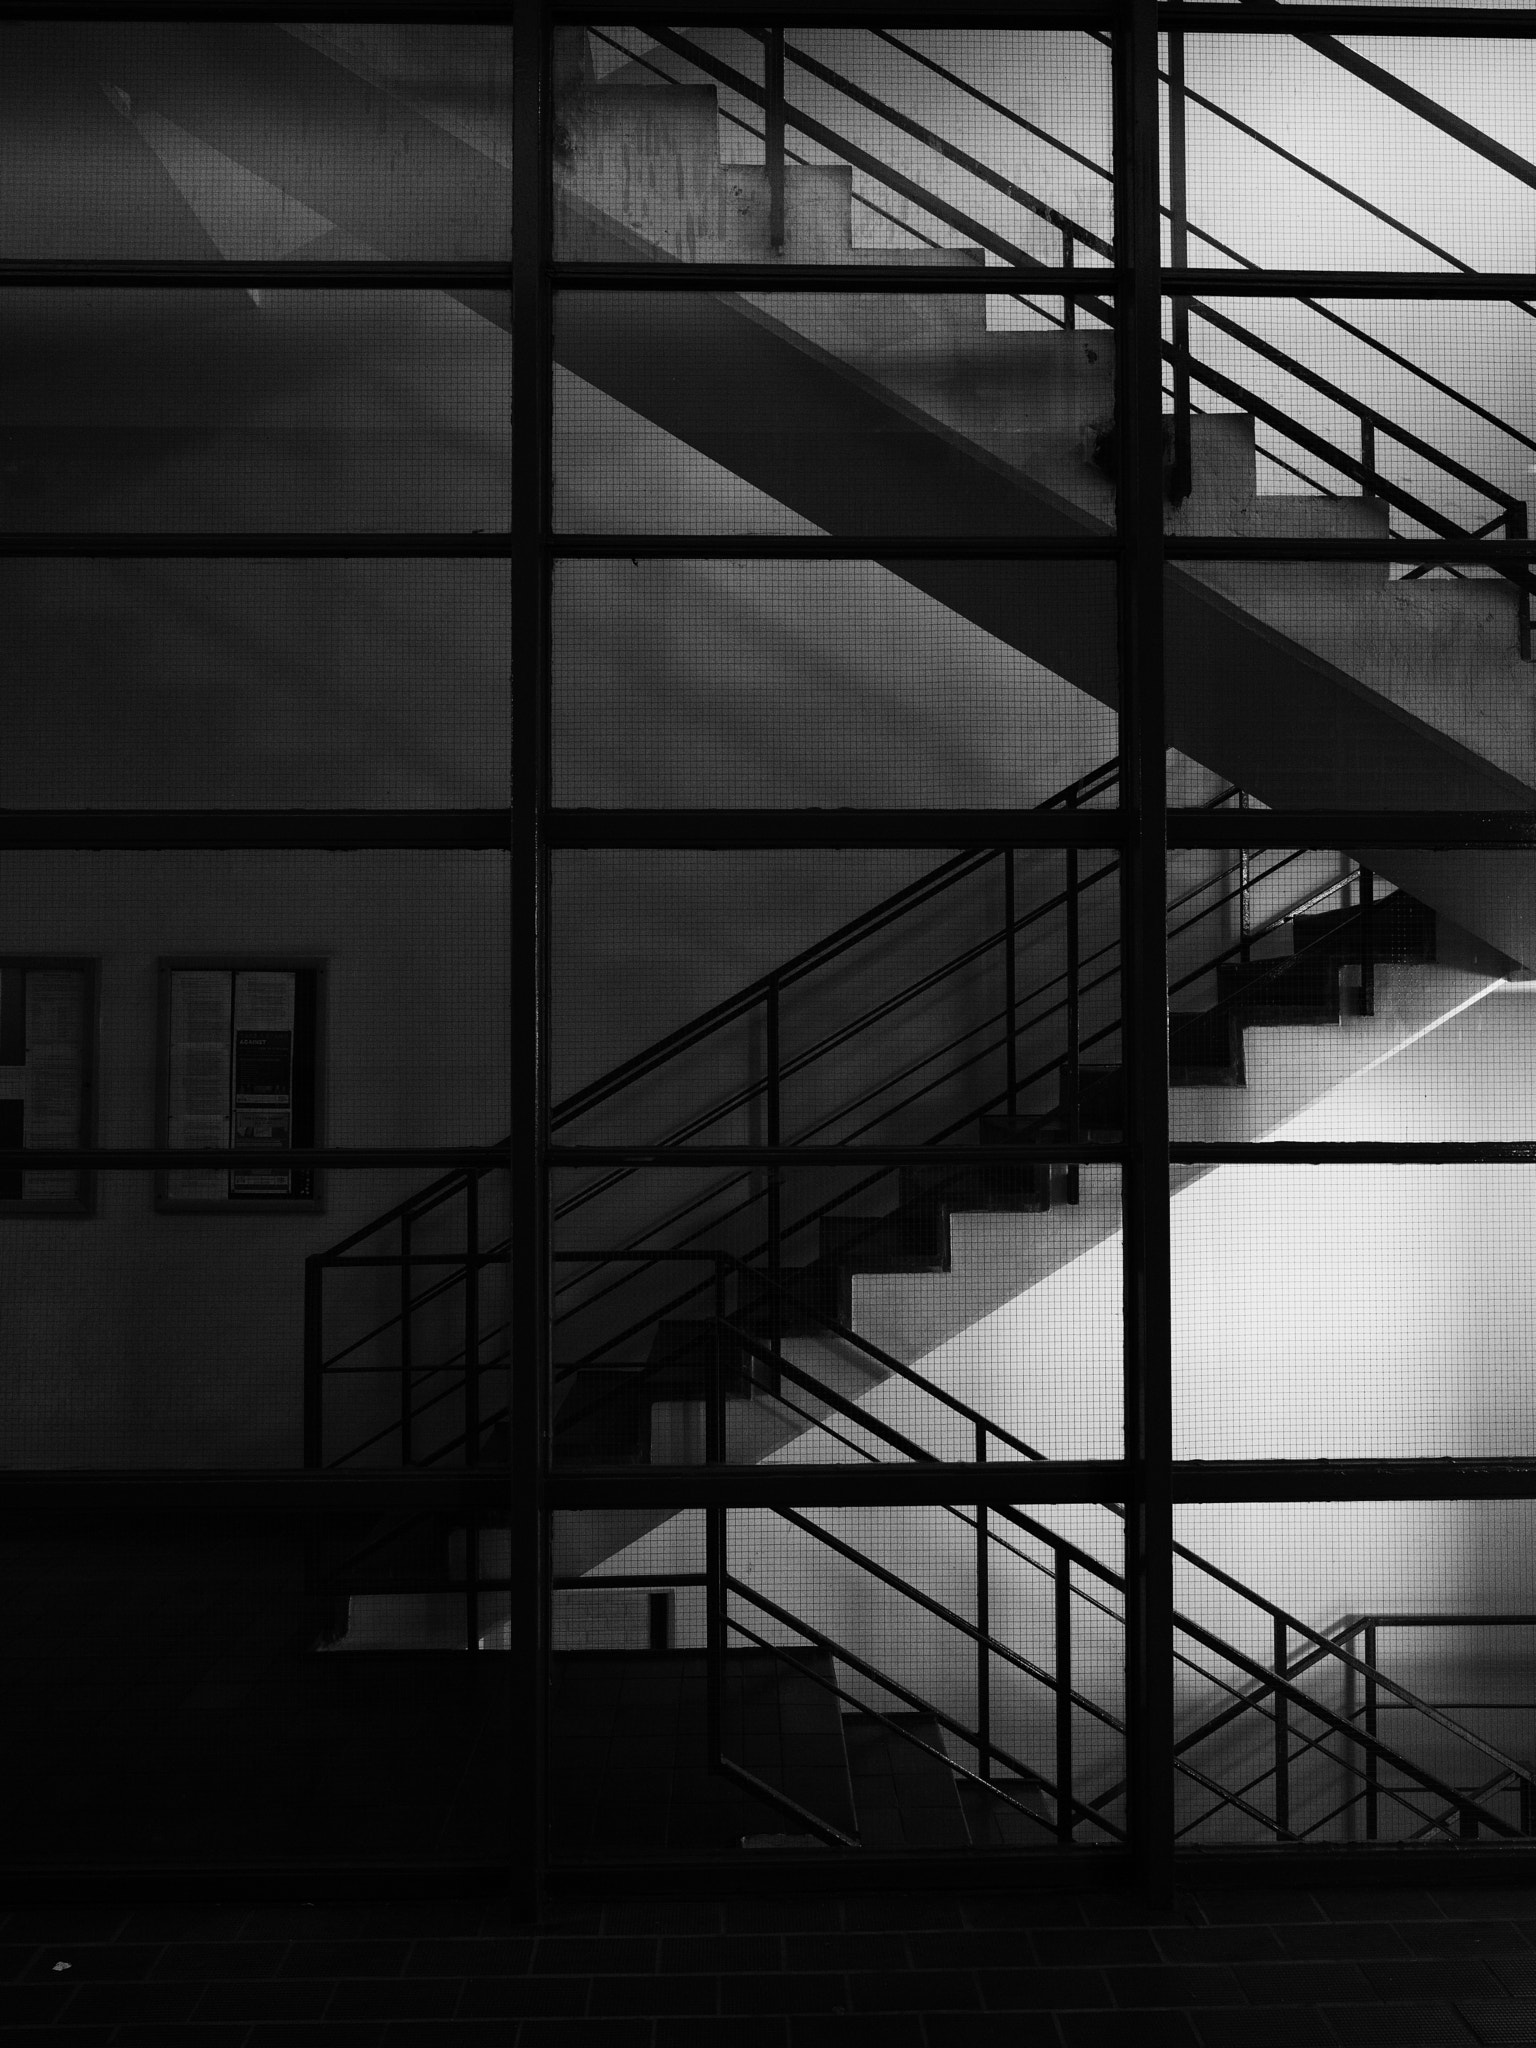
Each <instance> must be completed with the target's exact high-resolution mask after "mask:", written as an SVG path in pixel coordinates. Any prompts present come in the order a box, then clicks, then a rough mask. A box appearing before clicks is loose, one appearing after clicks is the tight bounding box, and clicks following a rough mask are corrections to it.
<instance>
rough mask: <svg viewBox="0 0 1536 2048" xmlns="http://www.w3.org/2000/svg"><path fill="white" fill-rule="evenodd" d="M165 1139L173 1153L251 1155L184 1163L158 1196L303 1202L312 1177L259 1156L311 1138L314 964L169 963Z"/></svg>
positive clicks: (311, 1190)
mask: <svg viewBox="0 0 1536 2048" xmlns="http://www.w3.org/2000/svg"><path fill="white" fill-rule="evenodd" d="M165 982H166V991H167V993H166V998H165V1004H166V1007H165V1011H164V1016H165V1024H164V1031H165V1047H166V1061H167V1065H166V1070H165V1105H166V1112H165V1136H166V1143H167V1144H168V1145H169V1146H171V1147H173V1148H174V1149H175V1150H177V1151H184V1152H198V1151H214V1150H220V1151H227V1152H241V1153H249V1154H250V1155H251V1158H250V1163H249V1165H247V1164H246V1163H245V1162H244V1161H243V1160H242V1161H240V1162H239V1163H237V1164H236V1165H235V1166H233V1167H232V1168H231V1167H230V1166H228V1165H227V1164H226V1165H224V1166H219V1167H207V1168H200V1167H197V1166H195V1165H193V1164H191V1163H190V1162H189V1163H188V1165H187V1166H185V1167H177V1168H175V1169H174V1170H173V1171H171V1172H169V1173H167V1174H166V1175H165V1177H164V1179H163V1180H162V1182H161V1184H160V1198H161V1200H162V1201H167V1202H170V1203H175V1204H183V1203H191V1204H195V1205H196V1206H198V1207H200V1208H206V1207H209V1206H212V1205H214V1204H217V1205H218V1206H219V1207H221V1208H223V1207H227V1206H228V1205H230V1204H232V1203H240V1204H245V1203H258V1202H262V1201H267V1202H272V1201H309V1200H312V1199H313V1198H314V1195H315V1176H314V1174H313V1172H311V1171H310V1170H308V1169H304V1170H301V1171H298V1172H295V1171H294V1170H293V1169H291V1168H287V1167H279V1166H275V1165H272V1164H270V1163H269V1162H267V1161H264V1160H263V1158H262V1156H261V1155H262V1154H263V1153H269V1154H270V1153H273V1152H286V1151H290V1150H292V1149H293V1148H294V1147H295V1146H299V1147H303V1146H306V1145H310V1144H312V1143H313V1142H314V1129H315V1029H314V1020H315V1004H316V994H317V988H316V983H317V974H316V970H315V969H313V968H292V967H289V968H275V967H173V968H169V969H167V970H166V977H165Z"/></svg>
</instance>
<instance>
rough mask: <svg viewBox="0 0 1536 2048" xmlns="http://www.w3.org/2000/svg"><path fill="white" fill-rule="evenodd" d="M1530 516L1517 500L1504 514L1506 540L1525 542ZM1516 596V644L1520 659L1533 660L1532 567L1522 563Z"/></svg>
mask: <svg viewBox="0 0 1536 2048" xmlns="http://www.w3.org/2000/svg"><path fill="white" fill-rule="evenodd" d="M1529 526H1530V515H1529V513H1528V512H1527V510H1526V506H1525V502H1524V500H1523V499H1519V498H1517V499H1515V500H1514V502H1513V503H1511V504H1510V505H1509V506H1508V507H1507V509H1506V510H1505V513H1504V538H1505V539H1506V540H1525V539H1526V538H1527V537H1528V533H1529ZM1515 596H1516V598H1517V600H1518V603H1517V606H1516V610H1515V644H1516V646H1517V648H1518V649H1519V654H1520V659H1521V660H1522V661H1529V660H1530V658H1531V566H1530V564H1529V562H1525V563H1522V564H1521V566H1520V569H1519V572H1518V574H1517V577H1516V581H1515Z"/></svg>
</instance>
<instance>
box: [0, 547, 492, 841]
mask: <svg viewBox="0 0 1536 2048" xmlns="http://www.w3.org/2000/svg"><path fill="white" fill-rule="evenodd" d="M0 606H3V608H4V611H5V616H6V620H7V628H8V633H9V657H8V658H9V664H10V673H11V674H12V676H13V677H14V679H15V682H16V685H17V687H16V689H15V691H14V693H13V701H12V704H11V708H10V712H9V716H8V733H9V744H8V745H7V746H6V747H5V748H4V749H3V750H0V802H3V803H5V804H7V805H11V806H16V807H26V806H30V805H37V806H39V807H40V808H44V809H48V808H58V809H64V808H69V807H74V806H76V805H78V806H80V807H82V808H84V809H113V808H117V807H121V808H123V809H129V810H138V809H149V808H153V807H158V806H167V807H179V806H187V807H189V808H192V809H205V808H207V807H209V806H216V805H219V804H228V805H230V806H232V807H237V808H242V809H243V808H251V809H257V808H262V807H271V808H273V809H276V810H286V809H291V808H297V807H299V806H301V805H309V804H313V805H316V806H318V807H321V808H325V809H337V810H352V809H357V810H366V809H373V808H379V809H403V808H407V807H411V806H415V805H421V806H424V807H429V808H439V807H441V808H445V809H446V808H453V807H457V806H460V805H463V806H467V807H478V806H487V807H489V806H492V805H495V804H500V803H505V802H506V801H507V776H508V767H507V764H508V759H509V730H508V727H509V706H508V694H507V674H508V669H509V665H510V638H511V625H510V611H509V605H508V599H507V576H506V569H505V566H504V565H503V564H500V563H496V562H488V561H482V562H438V561H416V562H406V561H387V562H385V561H361V560H359V561H327V562H321V561H308V562H304V561H272V560H267V561H250V562H224V561H212V562H209V561H121V562H109V561H96V560H84V561H68V562H60V561H9V562H0Z"/></svg>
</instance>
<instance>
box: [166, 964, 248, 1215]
mask: <svg viewBox="0 0 1536 2048" xmlns="http://www.w3.org/2000/svg"><path fill="white" fill-rule="evenodd" d="M233 1008H234V1006H233V990H232V986H231V978H230V975H229V973H228V972H227V970H225V969H222V968H218V969H211V970H208V969H183V970H178V971H177V972H176V973H174V974H172V976H171V1002H170V1013H171V1014H170V1073H169V1077H168V1087H167V1094H166V1143H167V1144H168V1145H170V1146H171V1147H172V1148H173V1149H174V1150H175V1151H178V1152H213V1151H221V1150H223V1149H224V1148H225V1147H226V1146H227V1145H228V1144H229V1083H230V1044H229V1038H230V1027H231V1022H232V1018H233ZM228 1192H229V1180H228V1176H227V1175H226V1174H225V1172H224V1171H223V1170H222V1168H214V1169H208V1170H203V1171H199V1170H197V1169H196V1168H188V1169H186V1170H182V1169H180V1168H178V1169H177V1171H176V1172H174V1173H170V1174H167V1175H166V1180H165V1193H166V1197H167V1199H169V1200H170V1201H173V1202H221V1201H223V1200H224V1199H225V1197H226V1196H227V1194H228Z"/></svg>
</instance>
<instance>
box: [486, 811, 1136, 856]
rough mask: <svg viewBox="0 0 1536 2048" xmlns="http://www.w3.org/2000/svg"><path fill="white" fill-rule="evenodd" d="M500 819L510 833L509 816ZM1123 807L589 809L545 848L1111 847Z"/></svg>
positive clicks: (568, 818) (571, 817)
mask: <svg viewBox="0 0 1536 2048" xmlns="http://www.w3.org/2000/svg"><path fill="white" fill-rule="evenodd" d="M498 815H499V816H500V820H501V825H502V829H503V832H505V827H506V815H505V813H500V814H498ZM1127 817H1128V814H1127V813H1125V812H1123V811H1120V810H1102V811H1096V810H1075V811H1054V810H1053V811H1047V810H1042V809H1037V808H1034V807H1032V806H1031V807H1028V808H1025V807H1021V808H1019V809H1018V810H1014V811H993V810H974V811H962V810H927V809H921V808H919V807H917V806H915V805H914V806H913V808H912V809H911V810H874V809H871V810H858V811H855V810H848V811H836V810H791V809H787V808H786V809H784V810H754V809H752V808H750V807H749V806H741V807H738V808H736V809H734V810H724V809H722V810H695V809H677V810H670V811H663V810H619V809H614V810H586V809H566V808H560V809H553V810H550V811H549V812H547V813H546V820H545V822H546V835H545V836H546V843H547V844H548V845H549V846H551V847H554V848H565V849H581V848H591V849H594V850H596V849H604V848H612V849H620V848H626V847H636V848H644V847H650V848H658V849H659V848H671V847H675V848H678V849H709V848H723V847H740V848H761V849H762V850H764V851H771V850H772V849H774V848H777V847H828V848H836V847H866V846H867V847H917V848H928V847H944V848H951V847H953V848H961V847H971V846H975V847H1001V846H1112V847H1119V846H1121V845H1122V844H1124V843H1125V842H1126V840H1127V838H1128V837H1129V836H1130V832H1131V827H1130V825H1129V824H1128V823H1127V822H1126V820H1127Z"/></svg>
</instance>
